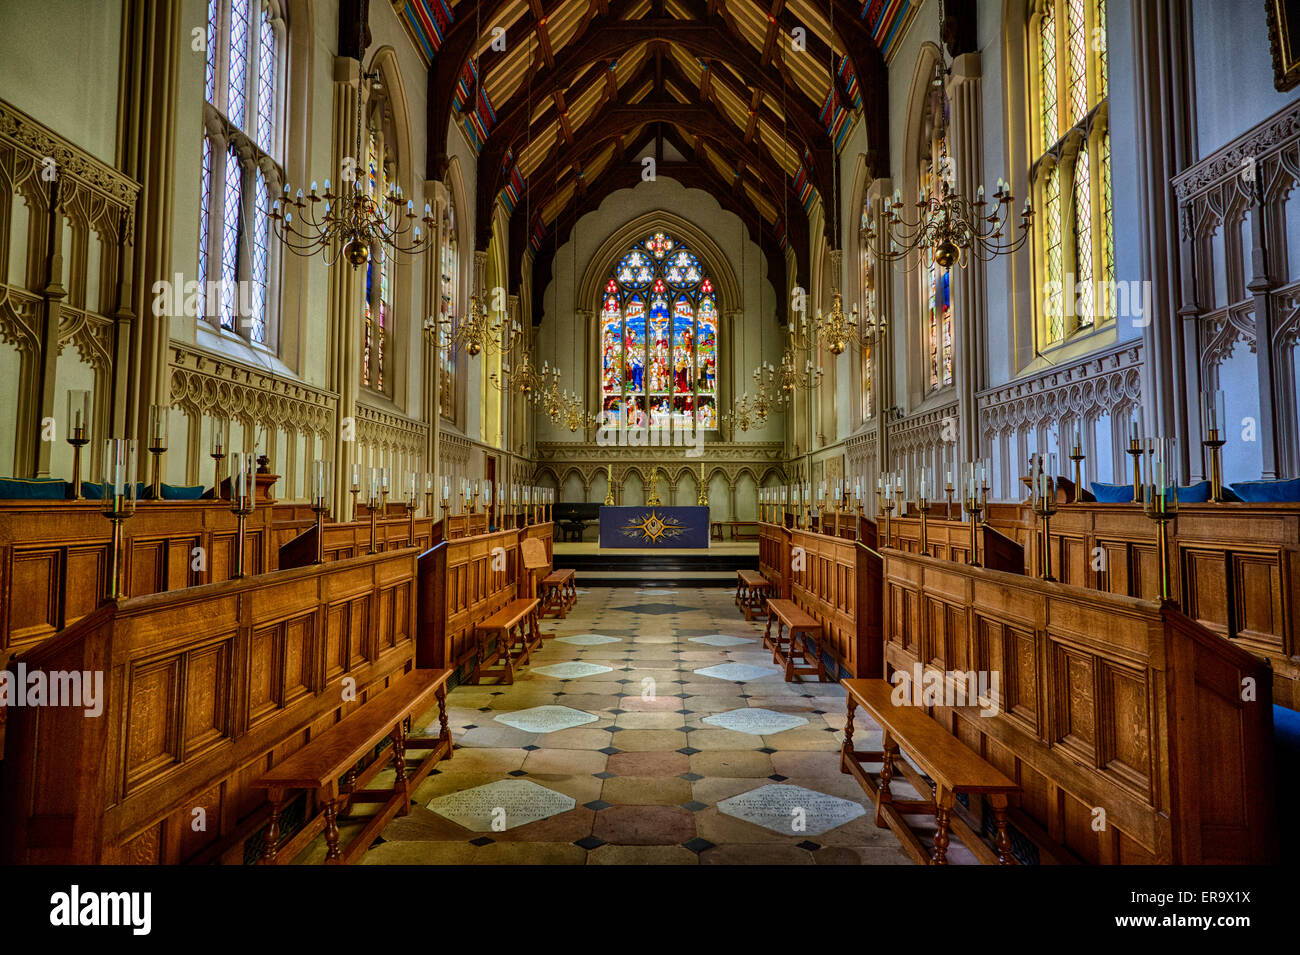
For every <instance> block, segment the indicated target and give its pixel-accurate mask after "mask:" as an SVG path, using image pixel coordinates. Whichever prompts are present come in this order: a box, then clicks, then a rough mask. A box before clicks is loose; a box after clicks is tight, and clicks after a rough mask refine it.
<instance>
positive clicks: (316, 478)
mask: <svg viewBox="0 0 1300 955" xmlns="http://www.w3.org/2000/svg"><path fill="white" fill-rule="evenodd" d="M332 475H333V472H332V471H331V469H330V465H329V462H328V461H322V460H321V459H320V458H317V459H316V460H315V461H313V462H312V466H311V475H310V476H311V488H310V493H311V504H312V507H313V508H315V509H316V510H320V511H323V510H325V509H326V508H327V507H328V506H329V504H328V501H329V493H330V481H331V477H332Z"/></svg>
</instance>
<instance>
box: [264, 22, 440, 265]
mask: <svg viewBox="0 0 1300 955" xmlns="http://www.w3.org/2000/svg"><path fill="white" fill-rule="evenodd" d="M363 30H364V27H359V29H358V33H361V32H362V31H363ZM359 39H360V38H359ZM361 42H364V40H362V41H361ZM358 48H360V43H359V44H358ZM378 77H379V74H378V73H377V72H375V73H366V72H365V71H364V70H363V69H362V67H361V64H360V59H359V58H358V63H357V108H356V144H357V149H358V151H360V150H361V142H362V140H361V90H362V88H363V87H364V85H365V81H366V80H367V79H369V80H375V79H378ZM377 161H379V162H382V159H377ZM361 167H362V164H361V163H360V162H357V163H354V166H353V173H352V176H351V185H350V186H349V185H348V184H347V182H346V181H345V182H344V183H340V184H339V192H338V193H337V194H336V193H334V192H332V191H331V189H330V181H329V180H328V179H326V180H325V191H324V192H323V193H320V194H319V195H318V194H317V192H316V183H314V182H313V183H312V184H311V192H310V193H308V194H307V195H306V196H304V195H303V192H302V189H301V188H299V189H298V191H297V192H296V193H294V192H293V191H292V187H291V186H290V185H289V183H288V182H286V183H285V184H284V195H283V196H281V197H280V198H278V199H276V200H275V201H274V202H273V203H272V205H271V210H270V212H268V213H267V217H268V218H269V219H270V220H271V230H272V231H273V232H274V233H275V236H276V238H277V239H279V241H280V243H281V244H282V245H283V246H284V247H285V248H286V249H288V250H289V251H291V252H293V253H294V254H295V255H300V256H303V257H305V258H310V257H311V256H313V255H316V254H317V253H320V255H321V256H322V257H323V258H324V259H325V263H326V265H331V266H332V265H333V264H334V263H335V262H337V261H338V259H339V257H340V256H342V257H343V258H345V259H346V260H347V261H348V263H349V264H350V265H351V266H352V268H353V269H354V270H355V269H357V268H360V267H361V266H362V265H365V264H366V263H367V262H369V261H370V259H371V258H372V256H374V254H375V252H376V251H378V250H380V249H382V250H383V254H384V256H385V257H390V258H391V257H396V256H398V255H419V254H421V253H423V252H425V251H427V250H428V249H429V247H430V246H431V245H433V242H434V237H435V235H436V230H435V222H434V218H433V212H432V210H431V209H430V208H429V204H428V203H427V202H426V203H425V204H424V215H423V216H422V217H420V219H419V221H418V222H417V220H416V212H415V203H414V202H413V201H412V200H410V199H406V200H405V201H403V196H402V187H401V186H400V185H398V184H396V183H394V184H392V186H391V187H390V188H389V190H388V192H387V193H386V194H384V195H382V196H371V195H369V194H368V193H367V192H366V190H365V188H364V187H363V185H362V180H363V179H364V178H365V176H364V173H363V170H362V168H361ZM345 178H346V177H345ZM321 203H324V206H323V207H321ZM420 223H423V224H424V232H423V234H421V231H420Z"/></svg>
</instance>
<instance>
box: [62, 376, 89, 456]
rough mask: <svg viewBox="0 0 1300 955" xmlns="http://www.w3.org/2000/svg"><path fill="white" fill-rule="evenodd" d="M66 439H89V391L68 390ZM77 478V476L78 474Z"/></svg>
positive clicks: (83, 440) (79, 440)
mask: <svg viewBox="0 0 1300 955" xmlns="http://www.w3.org/2000/svg"><path fill="white" fill-rule="evenodd" d="M67 427H68V440H69V441H77V442H85V441H88V440H89V439H90V392H89V391H82V390H77V391H69V392H68V425H67ZM78 478H79V476H78Z"/></svg>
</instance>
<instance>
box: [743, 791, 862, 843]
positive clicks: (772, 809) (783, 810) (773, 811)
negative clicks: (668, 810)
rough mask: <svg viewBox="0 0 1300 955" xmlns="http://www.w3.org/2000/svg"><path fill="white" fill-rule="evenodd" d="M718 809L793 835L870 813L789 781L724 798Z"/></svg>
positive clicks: (814, 832) (809, 833) (816, 831)
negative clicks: (791, 783) (793, 784)
mask: <svg viewBox="0 0 1300 955" xmlns="http://www.w3.org/2000/svg"><path fill="white" fill-rule="evenodd" d="M718 810H719V811H720V812H724V813H726V814H727V815H728V816H734V817H735V818H737V819H744V820H745V821H746V822H752V823H754V824H755V825H759V826H762V827H763V828H765V829H771V830H772V831H773V832H779V833H782V834H783V835H792V836H817V835H821V834H822V833H823V832H828V831H830V830H831V829H837V828H839V827H840V826H842V825H844V824H845V823H846V822H850V821H851V820H853V819H856V818H858V817H859V816H862V815H865V814H866V809H864V808H863V807H862V805H861V804H860V803H856V802H850V801H849V800H847V799H841V798H840V797H839V796H830V795H827V794H826V793H819V792H817V791H815V790H812V789H805V788H804V787H803V786H792V785H790V784H789V783H771V784H769V785H767V786H760V787H758V788H757V789H752V790H750V791H749V792H747V793H741V794H740V795H738V796H732V797H731V798H730V799H723V800H722V801H721V802H719V803H718Z"/></svg>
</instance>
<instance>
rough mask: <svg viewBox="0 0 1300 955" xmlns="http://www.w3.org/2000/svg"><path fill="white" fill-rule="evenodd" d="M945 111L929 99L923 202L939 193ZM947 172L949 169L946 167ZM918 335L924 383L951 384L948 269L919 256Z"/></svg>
mask: <svg viewBox="0 0 1300 955" xmlns="http://www.w3.org/2000/svg"><path fill="white" fill-rule="evenodd" d="M945 108H946V102H945V98H944V96H943V93H942V91H938V90H936V91H935V95H933V96H932V97H931V101H930V110H929V112H928V116H927V119H926V124H927V128H926V130H925V133H926V134H925V135H923V136H922V137H921V138H920V141H921V142H922V143H923V144H924V146H925V149H926V152H925V154H924V155H922V156H921V162H920V167H919V169H918V171H917V182H918V183H919V184H920V189H921V190H922V191H923V192H924V193H925V196H926V198H927V199H928V198H929V197H930V196H932V195H934V194H935V193H936V192H938V191H939V188H940V185H941V182H940V179H939V176H940V175H941V171H940V170H939V169H938V168H937V164H938V163H939V162H940V159H941V157H940V151H939V135H940V129H941V124H943V122H944V120H945V118H944V116H943V112H942V111H943V110H944V109H945ZM950 168H951V167H950ZM921 255H922V259H921V267H920V269H918V270H917V271H918V272H919V274H920V277H921V332H922V337H923V339H924V342H925V363H926V382H927V384H928V387H929V388H930V390H932V391H933V390H936V389H939V388H945V387H947V386H948V385H951V384H952V360H953V359H952V317H953V316H952V287H951V284H950V280H951V276H950V274H949V272H948V269H946V268H944V267H943V266H941V265H939V264H938V263H936V262H935V261H934V260H933V258H931V257H930V256H929V255H928V253H925V252H924V251H923V252H922V253H921Z"/></svg>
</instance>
